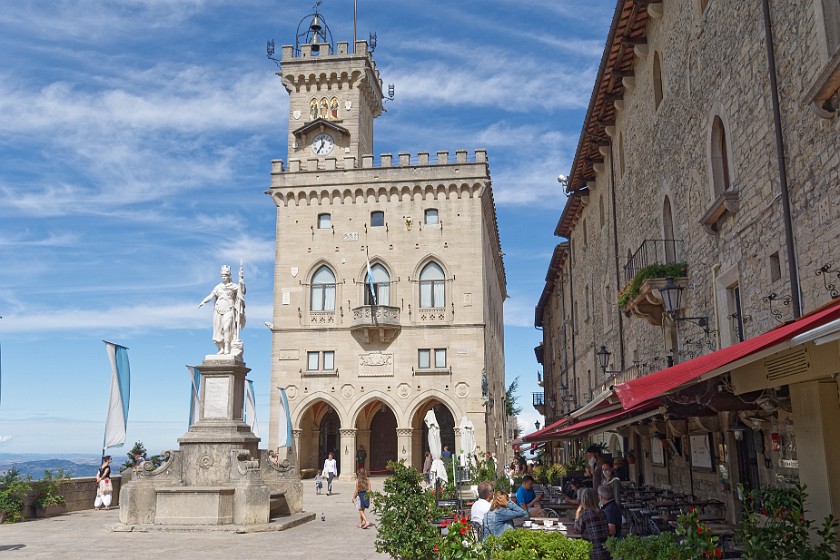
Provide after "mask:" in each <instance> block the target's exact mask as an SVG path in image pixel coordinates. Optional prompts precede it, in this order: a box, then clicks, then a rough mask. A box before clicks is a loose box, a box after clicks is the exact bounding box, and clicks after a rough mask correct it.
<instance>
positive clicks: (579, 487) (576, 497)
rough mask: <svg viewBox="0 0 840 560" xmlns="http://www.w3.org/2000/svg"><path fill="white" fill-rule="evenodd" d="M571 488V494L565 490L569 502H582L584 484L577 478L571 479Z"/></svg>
mask: <svg viewBox="0 0 840 560" xmlns="http://www.w3.org/2000/svg"><path fill="white" fill-rule="evenodd" d="M569 488H570V489H571V496H570V495H569V492H565V495H566V497H565V500H566V502H567V503H569V504H580V496H581V494H583V484H582V483H581V481H580V480H578V479H577V478H573V479H572V480H570V481H569Z"/></svg>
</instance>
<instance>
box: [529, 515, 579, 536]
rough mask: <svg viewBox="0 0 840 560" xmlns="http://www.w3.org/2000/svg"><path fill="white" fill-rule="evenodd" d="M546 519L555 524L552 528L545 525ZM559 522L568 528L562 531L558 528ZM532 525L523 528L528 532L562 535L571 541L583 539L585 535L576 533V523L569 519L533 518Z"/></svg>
mask: <svg viewBox="0 0 840 560" xmlns="http://www.w3.org/2000/svg"><path fill="white" fill-rule="evenodd" d="M546 519H551V521H553V522H554V524H553V526H552V527H546V526H545V524H544V523H543V522H544V521H545V520H546ZM558 521H559V522H560V523H563V525H564V526H565V527H566V528H565V529H560V528H559V527H558ZM531 523H532V525H531V526H530V527H525V526H523V527H522V528H523V529H526V530H528V531H542V532H544V533H560V534H561V535H564V536H566V537H568V538H570V539H582V538H583V535H581V534H580V533H578V532H577V531H575V522H574V520H569V519H556V518H549V517H532V518H531Z"/></svg>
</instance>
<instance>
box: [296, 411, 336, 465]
mask: <svg viewBox="0 0 840 560" xmlns="http://www.w3.org/2000/svg"><path fill="white" fill-rule="evenodd" d="M299 429H300V430H301V434H300V440H299V441H300V444H299V447H300V449H299V451H298V460H299V462H300V468H301V469H320V468H322V466H323V464H324V459H326V458H327V454H328V453H330V452H332V453H333V456H334V457H335V460H336V464H337V466H338V472H341V453H339V452H338V451H339V447H340V443H341V441H340V436H339V430H340V429H341V419H340V417H339V415H338V412H336V410H335V409H334V408H333V407H332V406H330V405H329V403H327V402H325V401H315V402H313V403H312V404H310V405H309V406H308V407H307V409H306V411H305V412H304V413H303V414H302V415H301V416H300V423H299Z"/></svg>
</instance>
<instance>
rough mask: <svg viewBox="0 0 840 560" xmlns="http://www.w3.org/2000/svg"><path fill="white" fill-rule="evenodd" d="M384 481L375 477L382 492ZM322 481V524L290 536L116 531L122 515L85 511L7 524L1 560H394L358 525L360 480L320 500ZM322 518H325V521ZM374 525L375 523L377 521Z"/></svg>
mask: <svg viewBox="0 0 840 560" xmlns="http://www.w3.org/2000/svg"><path fill="white" fill-rule="evenodd" d="M383 481H384V478H378V479H373V480H372V486H373V489H374V490H379V489H381V488H382V483H383ZM314 486H315V485H314V482H313V481H312V480H305V481H304V501H303V508H304V511H306V512H315V513H317V516H316V519H315V521H311V522H309V523H305V524H303V525H301V526H299V527H294V528H292V529H289V530H287V531H280V532H267V533H251V534H232V533H208V532H194V533H163V532H151V533H115V532H112V531H111V530H110V527H111V526H112V525H114V524H116V523H118V521H119V513H118V511H117V510H111V511H94V510H92V509H91V510H85V511H80V512H74V513H68V514H66V515H61V516H58V517H53V518H50V519H39V520H32V521H26V522H24V523H17V524H14V525H2V526H0V559H2V560H15V559H19V558H32V559H40V558H44V559H50V560H54V559H55V558H63V559H75V558H79V559H84V560H96V559H100V558H101V559H108V560H112V559H113V558H118V557H122V556H131V557H157V558H166V557H175V556H178V557H182V558H200V559H201V560H214V559H225V560H229V559H230V558H259V557H263V556H265V555H269V556H271V557H282V558H307V559H310V560H316V559H321V558H335V559H341V560H350V559H353V560H356V559H360V560H361V559H368V558H388V556H387V555H384V554H377V553H376V552H375V551H374V548H373V541H374V539H375V538H376V528H375V525H372V526H371V527H370V528H369V529H367V530H362V529H359V528H357V527H356V524H357V523H358V517H359V516H358V512H357V511H356V509H355V508H354V507H353V504H352V503H351V498H352V496H353V490H354V487H355V486H354V483H353V482H352V481H349V480H345V481H336V482H334V483H333V490H334V493H333V495H331V496H327V495H326V494H324V495H321V496H316V495H315V489H314ZM321 513H323V514H324V516H325V520H324V521H321ZM370 517H371V521H372V522H373V518H372V516H370Z"/></svg>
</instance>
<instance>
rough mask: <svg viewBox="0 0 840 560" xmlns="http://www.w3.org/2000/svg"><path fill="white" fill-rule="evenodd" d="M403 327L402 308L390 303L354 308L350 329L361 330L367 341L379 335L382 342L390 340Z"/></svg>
mask: <svg viewBox="0 0 840 560" xmlns="http://www.w3.org/2000/svg"><path fill="white" fill-rule="evenodd" d="M400 329H401V326H400V308H399V307H391V306H390V305H363V306H361V307H356V308H354V309H353V322H352V323H351V324H350V330H351V331H353V332H360V333H362V335H363V336H364V339H365V342H370V339H371V335H374V334H376V335H378V337H379V340H380V341H381V342H390V341H391V340H392V339H393V338H394V337H395V336H396V335H397V334H399V332H400Z"/></svg>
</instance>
